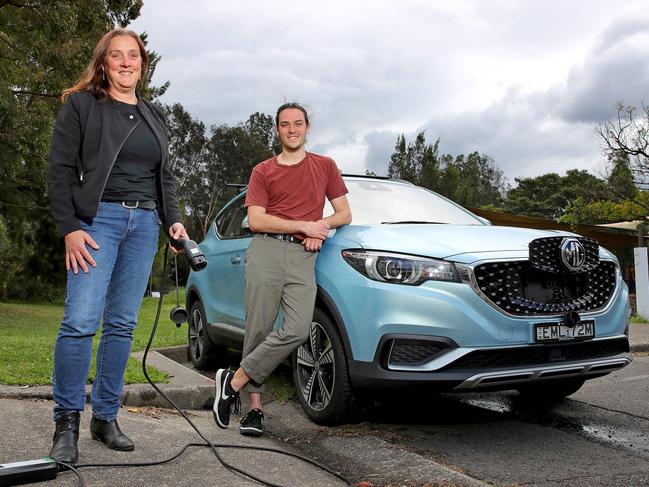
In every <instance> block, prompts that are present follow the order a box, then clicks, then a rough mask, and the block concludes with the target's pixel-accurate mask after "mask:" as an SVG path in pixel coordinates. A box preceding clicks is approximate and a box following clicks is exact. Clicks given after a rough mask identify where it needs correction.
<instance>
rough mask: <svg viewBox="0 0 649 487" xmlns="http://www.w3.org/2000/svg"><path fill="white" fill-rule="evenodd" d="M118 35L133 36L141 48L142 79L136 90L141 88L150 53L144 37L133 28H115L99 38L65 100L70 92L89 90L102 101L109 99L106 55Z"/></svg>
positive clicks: (64, 93) (67, 93) (66, 91)
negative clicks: (143, 40)
mask: <svg viewBox="0 0 649 487" xmlns="http://www.w3.org/2000/svg"><path fill="white" fill-rule="evenodd" d="M117 36H129V37H132V38H133V39H135V42H137V45H138V46H139V48H140V57H141V59H142V71H141V76H140V79H139V80H138V82H137V85H136V90H139V89H140V87H141V86H142V82H143V80H144V79H145V78H146V73H147V69H148V67H149V55H148V54H147V52H146V49H145V47H144V43H143V42H142V39H140V36H139V35H137V34H136V33H135V32H133V31H132V30H129V29H114V30H111V31H110V32H107V33H106V34H104V36H103V37H102V38H101V39H100V40H99V42H98V43H97V46H95V51H94V52H93V54H92V59H91V60H90V63H89V64H88V66H86V69H85V70H84V71H83V74H82V75H81V78H79V81H77V82H76V83H75V84H74V86H71V87H70V88H68V89H67V90H64V91H63V95H62V96H61V99H62V100H63V101H65V99H66V98H67V97H68V95H69V94H70V93H77V92H79V91H89V92H90V93H92V94H93V95H94V96H95V97H96V98H97V99H99V101H102V102H104V101H106V100H108V98H109V97H110V95H109V94H108V78H107V75H106V74H105V72H106V56H107V55H108V45H109V44H110V41H111V40H112V39H113V37H117Z"/></svg>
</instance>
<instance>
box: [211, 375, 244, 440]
mask: <svg viewBox="0 0 649 487" xmlns="http://www.w3.org/2000/svg"><path fill="white" fill-rule="evenodd" d="M232 377H234V372H232V371H231V370H229V369H219V370H218V371H217V372H216V378H215V379H214V382H215V385H216V393H215V394H214V406H213V408H212V413H213V414H214V421H216V424H217V425H219V427H220V428H227V427H228V425H229V424H230V413H231V412H233V413H235V414H239V409H240V406H241V402H240V401H239V392H235V391H234V390H233V389H232V387H231V386H230V382H231V381H232Z"/></svg>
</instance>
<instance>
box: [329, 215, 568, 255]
mask: <svg viewBox="0 0 649 487" xmlns="http://www.w3.org/2000/svg"><path fill="white" fill-rule="evenodd" d="M561 235H565V236H574V235H575V234H574V233H569V232H563V231H558V230H534V229H529V228H516V227H499V226H492V225H445V224H414V225H413V224H394V225H370V226H357V225H348V226H345V227H342V228H340V229H338V231H337V233H336V239H345V240H350V241H353V242H355V243H357V244H358V245H359V246H360V247H362V248H365V249H372V250H385V251H392V252H400V253H405V254H414V255H422V256H427V257H436V258H441V259H446V258H449V257H456V256H460V255H464V254H472V255H473V254H484V253H485V252H489V253H494V254H496V253H497V254H502V253H504V254H505V255H510V256H513V255H512V254H515V255H517V256H527V251H528V246H529V243H530V242H531V241H532V240H535V239H537V238H542V237H552V236H561ZM476 258H479V256H476ZM459 260H463V261H465V260H467V259H459ZM468 260H471V259H468Z"/></svg>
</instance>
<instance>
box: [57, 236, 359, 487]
mask: <svg viewBox="0 0 649 487" xmlns="http://www.w3.org/2000/svg"><path fill="white" fill-rule="evenodd" d="M168 253H169V248H168V247H166V248H165V254H164V264H163V271H162V275H163V278H162V284H161V289H160V300H159V301H158V308H157V310H156V316H155V320H154V322H153V328H152V329H151V336H150V337H149V341H148V343H147V345H146V348H145V349H144V355H143V357H142V371H143V372H144V377H146V380H147V381H148V382H149V384H151V387H153V388H154V389H155V390H156V392H157V393H158V394H160V395H161V396H162V397H163V398H164V399H165V400H166V401H167V402H168V403H169V404H170V405H171V406H173V408H174V409H175V410H176V411H178V413H180V415H181V416H182V417H183V418H184V419H185V421H187V422H188V423H189V424H190V426H191V427H192V428H193V429H194V430H195V431H196V433H197V434H198V436H200V437H201V438H202V439H203V440H205V443H188V444H186V445H185V446H184V447H183V448H181V449H180V450H179V451H178V452H177V453H176V454H175V455H173V456H172V457H170V458H167V459H165V460H159V461H155V462H141V463H87V464H81V465H69V464H65V463H59V465H61V466H63V467H65V468H67V469H69V470H72V472H73V473H74V474H75V475H76V476H77V477H78V479H79V485H80V487H83V485H84V483H83V477H82V476H81V474H80V473H79V472H78V470H79V469H82V468H97V467H116V468H127V467H151V466H157V465H162V464H165V463H169V462H171V461H173V460H175V459H176V458H178V457H179V456H180V455H182V454H183V453H184V452H185V451H186V450H187V449H188V448H189V447H192V446H197V447H204V448H210V449H211V450H212V451H213V452H214V455H215V456H216V458H217V459H218V460H219V462H220V463H221V464H222V465H223V466H224V467H225V468H227V469H228V470H230V471H232V472H236V473H238V474H240V475H242V476H244V477H246V478H248V479H250V480H254V481H255V482H258V483H260V484H262V485H267V486H269V487H284V486H283V485H281V484H274V483H272V482H269V481H266V480H263V479H261V478H258V477H256V476H254V475H253V474H251V473H249V472H246V471H245V470H243V469H240V468H238V467H235V466H234V465H232V464H230V463H228V462H226V461H225V460H224V459H223V457H222V456H221V455H220V454H219V452H218V450H217V448H238V449H244V450H257V451H266V452H272V453H279V454H282V455H286V456H289V457H293V458H297V459H298V460H302V461H303V462H305V463H308V464H310V465H313V466H315V467H318V468H320V469H321V470H324V471H325V472H327V473H329V474H331V475H333V476H335V477H336V478H338V479H340V480H342V481H343V482H345V483H346V484H347V485H349V486H352V485H353V484H352V482H350V481H349V480H348V479H347V478H345V477H343V476H342V475H340V474H339V473H338V472H334V471H333V470H331V469H330V468H328V467H326V466H324V465H322V464H320V463H318V462H316V461H315V460H312V459H310V458H307V457H304V456H302V455H298V454H296V453H291V452H286V451H282V450H279V449H276V448H269V447H262V446H250V445H235V444H230V443H212V442H211V441H210V440H208V439H207V438H206V437H205V435H204V434H203V433H202V432H201V430H200V429H199V428H198V426H196V425H195V424H194V422H193V421H192V420H191V419H189V417H188V416H187V415H186V414H185V412H184V411H183V410H182V409H181V408H180V407H179V406H178V405H177V404H176V403H174V402H173V400H171V398H169V397H168V396H167V395H166V394H165V393H164V392H163V391H162V390H161V389H160V388H159V387H158V386H157V385H156V384H155V383H154V382H153V380H151V378H150V377H149V373H148V372H147V370H146V359H147V356H148V354H149V349H150V348H151V344H152V343H153V338H154V337H155V332H156V330H157V328H158V322H159V321H160V312H161V310H162V301H163V297H164V292H165V289H164V277H165V276H166V273H167V256H168Z"/></svg>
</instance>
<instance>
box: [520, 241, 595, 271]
mask: <svg viewBox="0 0 649 487" xmlns="http://www.w3.org/2000/svg"><path fill="white" fill-rule="evenodd" d="M565 239H566V237H546V238H537V239H536V240H532V241H531V242H530V246H529V248H530V264H531V265H532V267H535V268H536V269H539V270H542V271H545V272H552V273H565V272H566V267H565V266H564V264H563V263H562V261H561V250H560V249H561V244H562V243H563V241H564V240H565ZM570 239H572V240H578V241H579V242H580V243H581V245H582V246H583V248H584V262H583V264H582V266H581V268H580V270H579V271H578V272H587V271H590V270H593V269H595V268H596V267H597V264H598V263H599V244H598V243H597V240H593V239H592V238H586V237H570ZM573 272H575V271H573Z"/></svg>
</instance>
